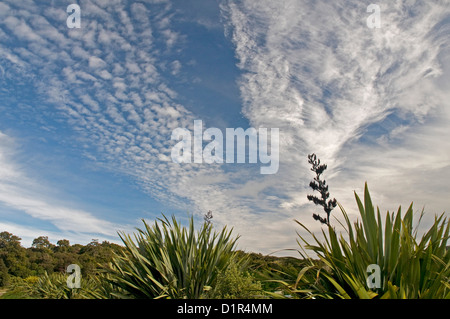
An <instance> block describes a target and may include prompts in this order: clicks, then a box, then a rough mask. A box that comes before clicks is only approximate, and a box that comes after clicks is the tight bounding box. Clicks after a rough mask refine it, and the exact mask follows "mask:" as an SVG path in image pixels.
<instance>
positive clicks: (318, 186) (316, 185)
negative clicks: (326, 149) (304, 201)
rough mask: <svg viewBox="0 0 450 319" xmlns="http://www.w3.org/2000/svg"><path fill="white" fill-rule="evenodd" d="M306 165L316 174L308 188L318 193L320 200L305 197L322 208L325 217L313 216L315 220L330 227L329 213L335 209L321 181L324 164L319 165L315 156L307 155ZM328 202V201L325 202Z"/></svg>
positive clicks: (325, 167)
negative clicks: (310, 166) (309, 165)
mask: <svg viewBox="0 0 450 319" xmlns="http://www.w3.org/2000/svg"><path fill="white" fill-rule="evenodd" d="M308 163H309V164H311V165H312V168H311V170H312V171H313V172H314V173H316V176H315V177H314V180H313V181H311V182H310V183H309V186H310V187H311V188H312V189H313V191H318V192H319V193H320V198H319V197H317V196H314V195H307V198H308V200H310V201H312V202H313V203H314V204H316V205H320V206H322V207H323V210H324V211H325V213H326V216H327V217H326V218H325V217H320V215H318V214H313V218H314V219H315V220H318V221H320V222H321V223H322V224H326V225H328V226H329V225H330V213H331V211H332V210H333V209H334V208H335V207H336V204H337V202H336V199H335V198H333V199H328V198H329V197H330V193H329V192H328V185H327V182H326V181H325V180H322V179H321V177H320V175H322V174H323V172H324V171H325V170H326V169H327V165H326V164H320V159H318V158H317V156H316V154H314V153H313V154H310V155H308ZM327 200H328V201H327Z"/></svg>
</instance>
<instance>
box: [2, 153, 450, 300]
mask: <svg viewBox="0 0 450 319" xmlns="http://www.w3.org/2000/svg"><path fill="white" fill-rule="evenodd" d="M311 160H312V162H313V163H315V164H316V165H315V168H316V171H317V170H318V172H319V173H322V172H323V170H324V169H325V168H326V167H325V168H324V167H323V166H320V165H319V164H320V161H316V158H311ZM316 173H317V172H316ZM319 176H320V174H318V175H317V179H315V181H316V182H317V185H318V187H319V188H321V189H322V191H323V192H322V193H323V195H322V199H323V201H320V200H319V199H318V200H319V202H317V203H318V204H320V205H322V204H324V205H325V204H326V207H328V208H330V209H329V210H326V212H327V217H326V219H325V218H322V221H323V222H325V221H326V222H325V223H324V229H322V235H323V239H319V237H318V236H317V235H316V234H313V233H312V232H310V230H309V229H308V228H307V227H306V226H304V224H302V223H301V222H299V221H295V222H296V223H298V225H300V227H302V228H303V229H304V230H305V231H306V232H307V233H309V234H310V235H311V236H312V238H313V240H314V242H313V243H310V242H308V241H307V240H306V239H305V238H304V237H303V236H300V234H299V240H298V244H299V251H298V252H299V255H300V257H301V258H300V259H299V258H293V257H275V256H263V255H261V254H255V253H246V252H242V251H238V250H236V243H237V240H238V237H233V236H232V230H229V229H227V227H223V228H222V229H221V230H220V231H216V230H214V226H213V223H212V222H211V219H212V213H211V212H208V214H207V215H205V216H206V217H207V218H206V217H205V221H204V223H203V224H202V225H201V227H200V229H199V230H198V231H196V230H195V227H194V219H193V217H191V219H190V220H189V224H188V226H187V227H184V226H182V225H180V224H179V222H178V221H177V220H176V218H175V217H172V218H171V219H168V218H166V217H165V216H163V218H161V219H158V220H157V221H155V223H154V224H152V225H149V224H148V223H147V222H146V221H143V223H144V227H143V229H137V232H136V233H135V234H133V236H132V235H129V234H125V233H119V237H120V238H121V240H122V242H123V246H121V245H116V244H111V243H109V242H103V243H101V244H100V243H98V241H96V240H93V241H92V242H91V243H89V244H87V245H85V246H83V245H79V244H76V245H70V243H69V241H68V240H64V239H63V240H59V241H58V242H57V245H53V244H52V243H50V242H49V240H48V238H47V237H45V236H41V237H38V238H36V239H35V240H34V241H33V245H32V247H30V248H24V247H22V246H21V245H20V240H21V239H20V238H19V237H17V236H15V235H13V234H11V233H8V232H1V233H0V288H2V291H1V293H3V295H2V296H0V298H4V299H6V298H15V299H21V298H49V299H75V298H76V299H86V298H102V299H110V298H195V299H197V298H221V299H234V298H245V299H249V298H305V299H306V298H316V299H319V298H327V299H328V298H364V299H373V298H381V299H396V298H414V299H418V298H439V299H441V298H446V299H450V281H449V280H450V251H449V249H448V245H447V243H448V240H449V235H450V223H449V221H448V219H447V218H445V217H444V214H442V215H440V216H436V217H435V220H434V223H433V224H432V225H431V226H430V228H429V229H428V230H427V231H426V232H425V233H424V235H423V236H422V237H421V238H420V239H419V238H418V234H417V228H415V229H414V228H413V207H412V204H411V206H410V207H409V208H408V209H407V211H406V213H405V214H404V215H403V216H402V212H401V208H399V209H398V211H397V212H396V213H394V212H392V213H390V212H387V214H386V216H385V217H384V218H382V216H381V213H380V210H379V209H378V208H377V209H376V211H375V207H374V205H373V203H372V200H371V197H370V193H369V189H368V187H367V184H366V185H365V190H364V199H363V200H361V199H360V197H359V196H358V195H357V194H356V193H355V199H356V203H357V207H358V210H359V215H360V216H359V219H358V220H357V221H356V222H354V223H352V222H351V221H350V219H349V216H348V214H347V213H346V211H345V209H344V208H343V207H342V206H341V205H340V204H339V207H340V210H341V212H342V216H343V220H344V221H343V222H341V221H339V220H338V219H336V220H337V222H338V223H340V224H341V226H342V227H343V229H344V232H343V233H338V232H337V231H336V229H335V228H334V227H332V226H331V225H330V223H329V212H331V209H332V208H333V207H334V204H333V203H334V200H333V201H332V202H330V203H331V204H328V202H326V199H327V198H328V196H329V194H328V193H327V187H325V186H326V185H325V181H323V182H321V180H320V178H319ZM317 185H316V186H317ZM311 198H312V197H311ZM315 203H316V201H315ZM324 207H325V206H324ZM422 216H423V212H422V215H421V216H420V219H421V218H422ZM420 219H419V223H418V224H417V226H416V227H418V226H419V224H420ZM308 252H310V253H312V254H313V255H314V257H315V258H316V259H312V258H311V257H309V255H308ZM69 264H78V265H80V266H81V267H82V268H81V276H82V277H81V278H82V280H81V281H80V283H81V286H79V287H78V288H69V287H68V284H67V280H68V274H66V273H65V270H66V267H67V266H68V265H69ZM373 269H374V270H375V272H374V273H371V272H370V271H373ZM372 277H374V278H375V284H374V282H373V281H371V280H372V279H371V278H372ZM376 279H379V280H376ZM5 288H6V289H7V291H6V293H5Z"/></svg>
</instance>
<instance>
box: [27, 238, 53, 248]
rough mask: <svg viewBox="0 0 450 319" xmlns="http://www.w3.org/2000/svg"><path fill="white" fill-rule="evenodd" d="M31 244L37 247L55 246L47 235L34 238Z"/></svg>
mask: <svg viewBox="0 0 450 319" xmlns="http://www.w3.org/2000/svg"><path fill="white" fill-rule="evenodd" d="M31 246H33V247H34V248H37V249H45V248H48V249H50V248H52V247H53V244H52V243H50V241H49V240H48V237H47V236H39V237H38V238H35V239H33V243H32V244H31Z"/></svg>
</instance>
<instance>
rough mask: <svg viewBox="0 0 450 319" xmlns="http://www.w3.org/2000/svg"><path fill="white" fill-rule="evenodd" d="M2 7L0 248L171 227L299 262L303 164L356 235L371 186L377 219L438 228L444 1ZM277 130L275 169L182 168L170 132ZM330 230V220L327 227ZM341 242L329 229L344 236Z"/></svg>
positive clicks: (446, 150) (448, 157)
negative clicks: (361, 203)
mask: <svg viewBox="0 0 450 319" xmlns="http://www.w3.org/2000/svg"><path fill="white" fill-rule="evenodd" d="M71 3H75V1H56V0H55V1H37V0H36V1H32V0H26V1H6V0H2V1H0V115H1V116H0V230H1V231H3V230H6V231H9V232H12V233H14V234H16V235H18V236H20V237H21V238H22V244H23V245H24V246H29V245H30V244H31V242H32V240H33V239H34V238H36V237H38V236H41V235H46V236H48V237H49V239H50V241H52V242H54V243H56V241H57V240H58V239H62V238H66V239H69V240H70V241H71V242H72V243H88V242H89V241H91V239H93V238H95V239H99V240H109V241H113V242H119V239H118V236H117V231H118V230H122V231H126V232H132V231H133V230H134V227H140V226H141V221H140V219H142V218H144V219H146V220H154V219H155V218H158V217H161V213H164V214H166V215H171V214H175V215H176V216H178V217H179V218H180V219H181V220H186V218H187V217H188V216H189V215H190V214H194V216H196V218H197V220H198V223H200V222H201V220H202V216H203V214H205V213H206V212H207V211H208V210H211V211H213V214H214V225H215V227H218V228H219V227H222V226H223V225H228V226H230V227H234V232H235V234H236V235H237V234H239V235H240V236H241V237H240V239H239V244H240V248H242V249H245V250H248V251H256V252H262V253H271V252H274V251H278V250H280V249H286V248H296V247H297V244H296V239H297V235H296V231H301V230H300V229H299V228H298V227H297V226H296V224H295V223H294V222H293V220H294V219H298V220H299V221H301V222H303V223H304V224H306V225H307V226H309V227H310V228H311V230H313V231H316V232H318V231H320V228H321V225H320V224H319V223H318V222H316V221H314V220H313V219H312V217H311V216H312V214H313V213H317V212H319V209H318V208H317V207H315V206H314V205H312V204H311V203H310V202H308V201H307V199H306V195H307V194H309V193H311V192H310V190H309V189H308V184H309V180H310V179H312V177H313V176H312V172H311V171H309V167H308V163H307V155H308V154H309V153H312V152H315V153H316V154H317V155H318V156H319V157H320V158H321V159H322V161H323V162H325V163H327V164H328V167H329V169H328V170H327V171H326V176H325V177H326V179H327V182H328V184H329V185H330V191H331V195H332V196H333V197H336V199H337V200H338V201H339V202H340V203H341V204H342V205H343V206H344V207H345V208H346V210H347V211H348V212H349V213H350V214H351V216H352V218H356V217H357V215H356V204H355V201H354V195H353V191H357V192H358V193H360V194H361V193H362V189H363V187H364V182H366V181H367V182H368V184H369V188H370V190H371V193H372V197H373V199H374V202H375V203H376V204H377V205H379V206H380V209H381V211H383V212H385V211H387V210H391V211H392V210H396V209H397V208H398V206H399V205H402V207H407V206H409V204H410V203H411V202H412V201H413V202H414V206H415V209H416V211H417V212H419V211H421V209H422V207H425V211H426V215H425V217H424V219H423V227H426V226H427V225H429V223H430V221H432V219H433V218H434V215H435V214H440V213H442V212H444V211H448V203H449V201H448V194H449V192H450V188H449V186H448V183H447V182H446V181H447V180H448V178H450V139H449V138H448V136H450V126H449V120H450V104H449V100H450V99H449V98H450V93H449V92H450V66H449V65H450V64H449V61H450V50H449V49H450V46H449V44H450V41H449V40H448V34H449V31H450V7H449V6H448V3H446V1H438V0H435V1H426V2H424V1H377V2H373V3H375V4H377V5H379V7H380V9H381V11H380V19H381V27H380V28H369V27H368V25H367V23H366V21H367V18H368V17H369V16H370V14H371V13H368V12H367V6H368V5H369V4H370V2H367V3H366V2H364V1H356V0H355V1H299V0H282V1H269V0H262V1H254V0H253V1H251V0H247V1H245V0H243V1H231V0H230V1H227V0H224V1H219V0H217V1H215V0H214V1H213V0H211V1H207V0H195V1H194V0H187V1H181V0H177V1H166V0H149V1H121V0H114V1H106V0H89V1H78V2H76V3H78V4H79V7H80V12H81V28H79V29H77V28H73V29H70V28H68V26H67V24H66V19H67V17H68V15H69V14H68V13H67V12H66V8H67V6H68V5H69V4H71ZM194 120H202V121H203V125H204V128H211V127H217V128H219V129H221V130H225V128H238V127H242V128H244V129H246V128H248V127H254V128H256V129H258V128H278V129H279V130H280V150H279V159H280V168H279V170H278V172H277V173H276V174H273V175H261V174H260V170H259V168H260V165H259V164H237V163H236V164H205V163H201V164H195V163H193V164H186V163H185V164H177V163H173V162H172V161H171V159H170V154H171V148H172V147H173V145H174V144H175V143H174V141H172V140H171V133H172V131H173V130H174V129H175V128H178V127H180V128H188V129H192V127H193V123H194ZM334 214H335V215H336V217H339V216H340V214H339V212H338V210H337V209H336V210H335V211H334ZM335 224H338V223H337V222H336V223H335Z"/></svg>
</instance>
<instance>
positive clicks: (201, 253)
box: [106, 216, 237, 299]
mask: <svg viewBox="0 0 450 319" xmlns="http://www.w3.org/2000/svg"><path fill="white" fill-rule="evenodd" d="M143 223H144V228H143V229H137V231H138V232H137V233H136V234H134V240H133V238H132V237H131V236H130V235H127V234H125V233H120V234H119V236H120V238H121V239H122V241H123V243H124V244H125V251H124V252H123V253H122V254H121V255H117V256H116V257H115V258H114V260H113V262H112V263H111V265H110V267H109V268H108V269H107V272H106V273H107V277H106V278H107V280H108V282H109V283H110V284H111V285H112V286H113V287H114V288H115V289H114V290H113V291H110V292H109V294H110V296H111V297H116V298H177V299H179V298H190V299H197V298H201V297H202V296H204V294H205V292H206V291H207V290H209V289H211V286H212V285H214V283H215V280H216V278H217V275H218V274H219V273H220V272H221V271H223V270H224V269H225V268H226V267H227V266H228V264H229V263H230V261H231V260H233V259H234V258H235V256H236V253H235V251H234V248H235V244H236V241H237V238H232V237H231V232H232V230H228V229H227V228H226V227H224V228H223V229H222V230H221V231H220V232H215V231H213V226H212V224H210V223H204V224H203V225H202V227H201V229H200V230H199V231H197V232H196V231H195V230H194V220H193V218H191V219H190V220H189V226H188V227H182V226H181V225H180V224H179V223H178V222H177V220H176V219H175V217H174V216H172V220H171V221H170V220H169V219H168V218H166V217H165V216H164V217H163V218H162V219H158V221H156V222H155V223H154V224H153V225H149V224H147V222H146V221H145V220H143Z"/></svg>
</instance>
